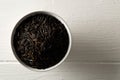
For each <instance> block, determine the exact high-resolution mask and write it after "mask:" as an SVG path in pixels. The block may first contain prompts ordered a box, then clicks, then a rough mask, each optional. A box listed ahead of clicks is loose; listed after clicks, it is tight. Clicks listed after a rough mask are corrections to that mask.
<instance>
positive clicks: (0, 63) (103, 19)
mask: <svg viewBox="0 0 120 80" xmlns="http://www.w3.org/2000/svg"><path fill="white" fill-rule="evenodd" d="M41 10H43V11H50V12H54V13H56V14H58V15H59V16H61V17H62V18H63V19H64V20H65V21H66V23H67V24H68V25H69V28H70V30H71V33H72V38H73V45H72V50H71V52H70V55H69V56H68V58H67V59H66V61H65V62H64V63H63V64H62V65H60V66H59V67H57V68H56V69H53V70H51V71H48V72H34V71H30V70H28V69H26V68H24V67H23V66H21V65H20V64H19V63H18V62H17V61H16V59H15V57H14V55H13V53H12V50H11V44H10V39H11V33H12V30H13V28H14V26H15V24H16V23H17V22H18V21H19V20H20V19H21V18H22V17H23V16H25V15H26V14H28V13H30V12H33V11H41ZM119 61H120V0H0V80H74V79H76V80H119V79H120V77H119V76H120V64H119Z"/></svg>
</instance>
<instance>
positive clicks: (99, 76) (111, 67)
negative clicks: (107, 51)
mask: <svg viewBox="0 0 120 80" xmlns="http://www.w3.org/2000/svg"><path fill="white" fill-rule="evenodd" d="M119 75H120V64H80V63H78V62H64V63H63V64H62V65H60V66H59V67H57V68H55V69H53V70H50V71H47V72H35V71H31V70H29V69H27V68H25V67H23V66H22V65H20V64H18V63H12V64H4V65H3V64H0V80H16V79H17V80H74V79H75V80H119V79H120V76H119Z"/></svg>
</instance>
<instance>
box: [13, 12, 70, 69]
mask: <svg viewBox="0 0 120 80" xmlns="http://www.w3.org/2000/svg"><path fill="white" fill-rule="evenodd" d="M41 13H43V14H47V15H50V16H53V17H55V18H56V19H57V20H59V21H60V22H61V23H62V24H63V25H64V27H65V29H66V30H67V33H68V36H69V46H68V49H67V52H66V54H65V56H64V57H63V58H62V59H61V60H60V61H59V62H58V63H57V64H55V65H53V66H51V67H48V68H45V69H37V68H32V67H30V66H28V65H26V64H25V63H24V62H22V61H21V60H20V58H19V57H18V56H17V54H16V51H15V48H14V46H13V43H14V42H13V38H14V35H15V32H16V29H17V27H18V26H19V25H20V24H21V22H22V21H24V20H25V19H27V18H28V17H30V16H32V15H36V14H41ZM71 46H72V35H71V31H70V29H69V27H68V25H67V24H66V22H65V21H64V20H63V18H61V17H60V16H58V15H57V14H55V13H53V12H49V11H34V12H31V13H28V14H27V15H25V16H23V17H22V18H21V19H20V20H19V21H18V22H17V24H16V25H15V27H14V28H13V31H12V35H11V48H12V51H13V55H14V56H15V57H16V59H17V60H18V62H19V63H21V64H22V65H23V66H25V67H26V68H28V69H30V70H34V71H48V70H51V69H54V68H56V67H57V66H59V65H60V64H61V63H63V62H64V60H65V59H66V58H67V56H68V54H69V53H70V50H71Z"/></svg>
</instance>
